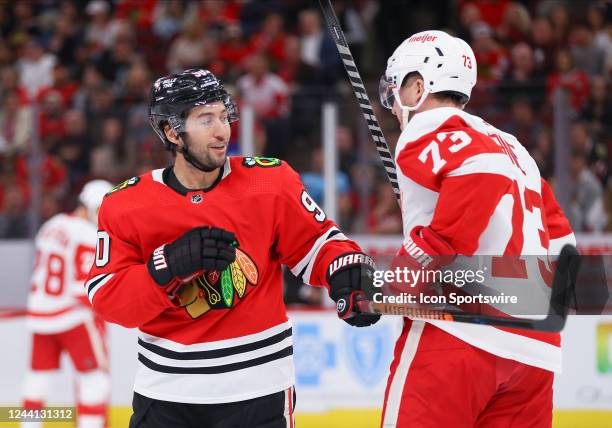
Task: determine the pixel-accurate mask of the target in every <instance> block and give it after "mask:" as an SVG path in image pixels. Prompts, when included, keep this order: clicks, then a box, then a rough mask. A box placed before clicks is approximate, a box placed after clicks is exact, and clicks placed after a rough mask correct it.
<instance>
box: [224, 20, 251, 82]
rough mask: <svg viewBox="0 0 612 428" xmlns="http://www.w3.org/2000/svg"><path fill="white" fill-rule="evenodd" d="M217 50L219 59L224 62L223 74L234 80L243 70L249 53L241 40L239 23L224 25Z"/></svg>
mask: <svg viewBox="0 0 612 428" xmlns="http://www.w3.org/2000/svg"><path fill="white" fill-rule="evenodd" d="M218 52H219V59H220V60H221V61H223V62H224V63H225V68H226V72H225V73H224V75H223V76H224V77H225V78H226V79H231V80H232V81H233V80H235V79H236V78H237V77H238V75H240V74H241V73H242V72H243V71H244V68H245V60H246V59H247V57H248V56H249V55H250V53H251V51H250V49H249V48H248V47H247V45H246V43H245V42H244V40H242V29H241V28H240V25H237V24H232V25H228V26H227V27H225V30H224V32H223V39H222V41H221V43H220V44H219V51H218ZM215 74H216V73H215Z"/></svg>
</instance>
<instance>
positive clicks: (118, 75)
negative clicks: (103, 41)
mask: <svg viewBox="0 0 612 428" xmlns="http://www.w3.org/2000/svg"><path fill="white" fill-rule="evenodd" d="M134 50H135V49H134V42H133V38H132V36H131V35H130V34H122V35H120V36H118V37H117V39H116V40H115V42H114V43H113V45H112V46H111V47H110V48H109V49H107V50H105V51H104V52H103V53H102V54H101V55H100V56H99V57H98V59H97V60H96V68H97V70H98V71H99V72H100V74H102V76H103V77H104V79H106V80H108V81H109V82H115V83H117V84H119V85H121V84H122V83H123V81H124V79H125V74H126V73H127V71H128V69H129V67H130V64H131V63H132V61H134V60H136V59H137V58H138V53H136V52H134Z"/></svg>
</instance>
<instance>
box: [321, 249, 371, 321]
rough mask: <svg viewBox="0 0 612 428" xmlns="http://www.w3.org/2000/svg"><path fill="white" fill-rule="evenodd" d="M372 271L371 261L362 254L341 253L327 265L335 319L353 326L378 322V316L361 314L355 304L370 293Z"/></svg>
mask: <svg viewBox="0 0 612 428" xmlns="http://www.w3.org/2000/svg"><path fill="white" fill-rule="evenodd" d="M375 268H376V266H375V265H374V261H373V260H372V258H371V257H370V256H368V255H366V254H363V253H349V254H343V255H342V256H340V257H338V258H336V259H334V261H332V262H331V264H330V265H329V268H328V271H327V283H328V284H329V297H331V298H332V299H333V300H334V302H336V311H337V312H338V317H340V319H342V320H344V321H345V322H346V323H348V324H350V325H352V326H354V327H366V326H369V325H372V324H375V323H376V322H378V320H379V319H380V315H372V314H366V313H362V312H361V311H360V310H359V306H358V305H357V301H358V300H359V299H364V298H365V294H366V292H370V291H372V288H373V285H372V283H373V276H374V270H375Z"/></svg>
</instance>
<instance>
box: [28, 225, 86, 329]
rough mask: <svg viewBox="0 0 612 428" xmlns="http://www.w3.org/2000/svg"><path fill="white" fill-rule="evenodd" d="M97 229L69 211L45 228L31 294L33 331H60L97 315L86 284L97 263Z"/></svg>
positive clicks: (37, 243) (40, 235) (39, 241)
mask: <svg viewBox="0 0 612 428" xmlns="http://www.w3.org/2000/svg"><path fill="white" fill-rule="evenodd" d="M96 232H97V229H96V226H95V225H94V224H92V223H91V222H89V221H87V220H85V219H83V218H80V217H76V216H72V215H69V214H58V215H56V216H54V217H52V218H51V219H49V220H48V221H47V222H46V223H45V224H44V225H43V226H42V227H41V229H40V231H39V232H38V234H37V235H36V240H35V247H36V259H35V262H34V272H33V274H32V278H31V287H32V288H31V291H30V294H29V296H28V325H29V327H30V329H31V330H32V331H34V332H37V333H57V332H61V331H66V330H69V329H71V328H73V327H75V326H76V325H78V324H80V323H83V322H85V321H87V320H89V319H92V318H93V314H92V310H91V306H90V304H89V302H88V301H87V298H86V294H85V291H84V289H83V284H84V283H85V280H86V279H87V274H88V273H89V269H90V268H91V265H92V264H93V260H94V254H95V245H96Z"/></svg>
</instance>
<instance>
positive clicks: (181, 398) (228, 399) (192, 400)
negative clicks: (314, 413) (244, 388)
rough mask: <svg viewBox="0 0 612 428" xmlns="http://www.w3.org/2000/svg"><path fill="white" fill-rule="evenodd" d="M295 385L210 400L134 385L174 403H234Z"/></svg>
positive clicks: (155, 396) (148, 394)
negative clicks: (160, 391) (159, 391)
mask: <svg viewBox="0 0 612 428" xmlns="http://www.w3.org/2000/svg"><path fill="white" fill-rule="evenodd" d="M202 386H203V387H205V386H206V385H205V383H204V382H203V383H202ZM291 386H293V381H291V382H288V383H283V384H281V385H279V386H273V387H270V388H266V389H262V390H259V391H255V392H248V393H244V394H236V395H231V396H229V397H223V398H219V399H210V400H206V399H205V400H198V399H197V398H196V397H191V396H190V397H184V396H180V395H173V394H161V393H158V392H155V391H151V390H148V389H145V388H140V387H138V386H134V392H137V393H138V394H140V395H144V396H145V397H149V398H153V399H155V400H163V401H172V402H174V403H188V404H221V403H233V402H236V401H244V400H250V399H252V398H259V397H264V396H266V395H270V394H274V393H276V392H281V391H283V390H285V389H287V388H290V387H291Z"/></svg>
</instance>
